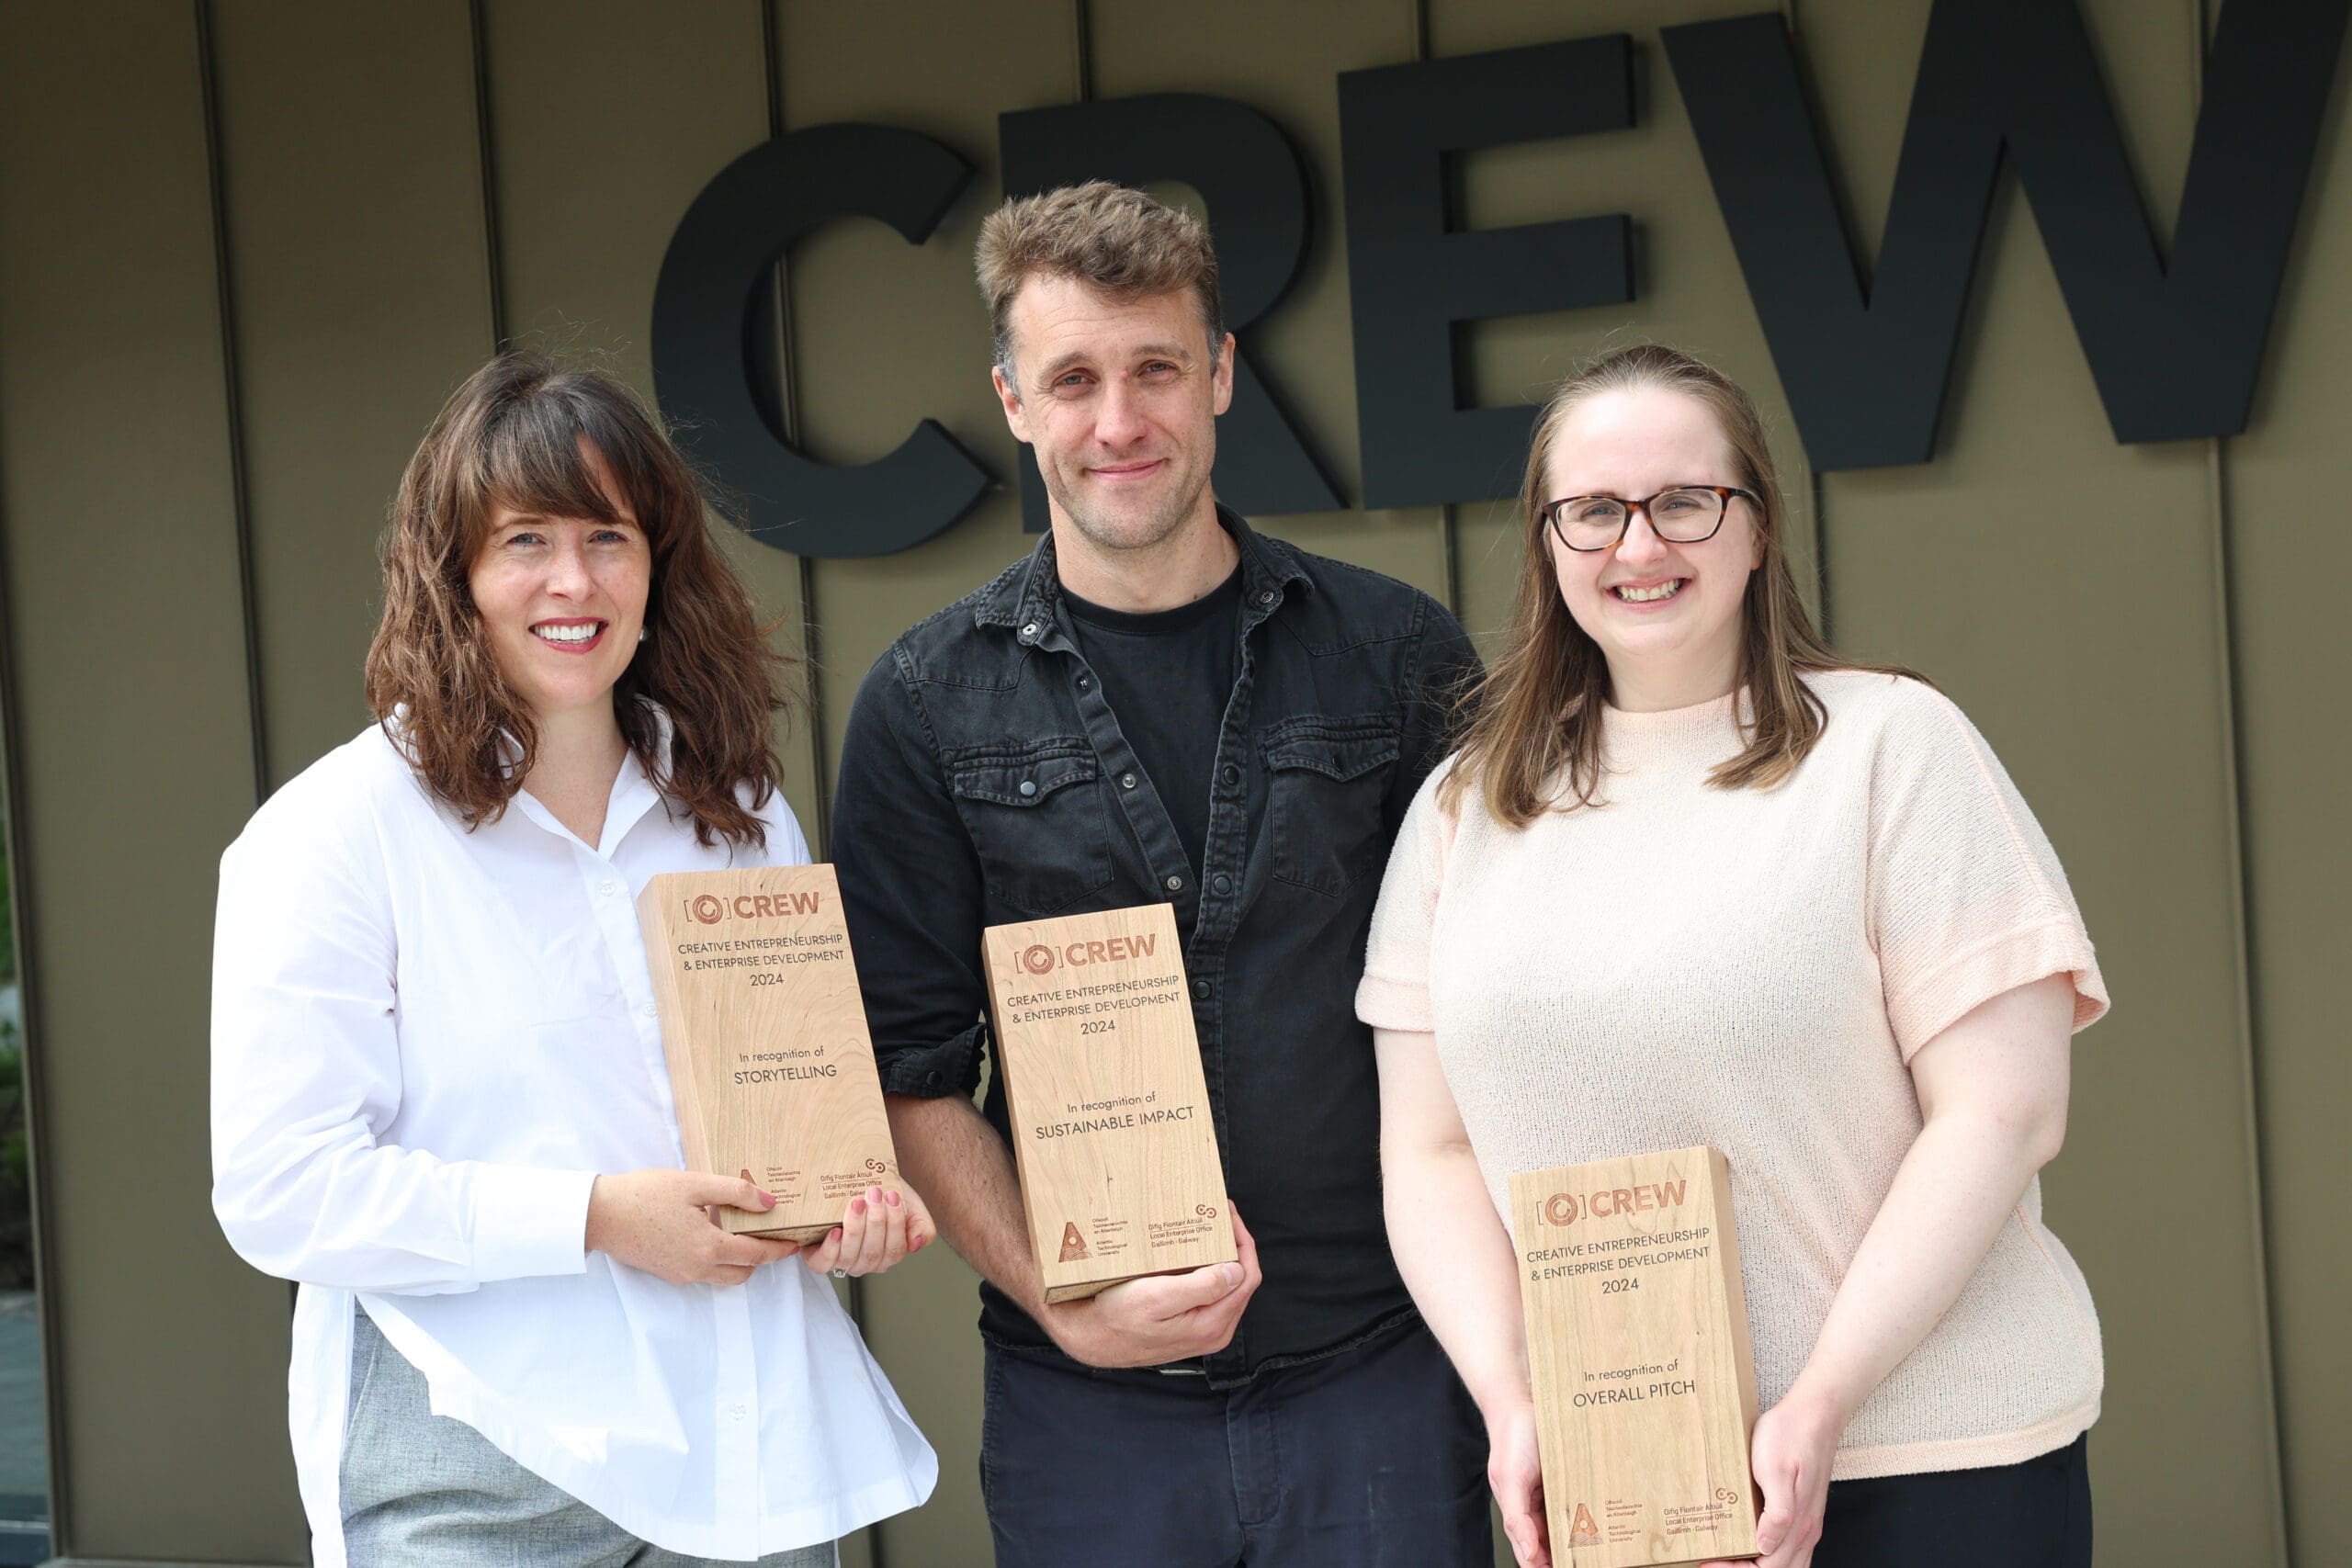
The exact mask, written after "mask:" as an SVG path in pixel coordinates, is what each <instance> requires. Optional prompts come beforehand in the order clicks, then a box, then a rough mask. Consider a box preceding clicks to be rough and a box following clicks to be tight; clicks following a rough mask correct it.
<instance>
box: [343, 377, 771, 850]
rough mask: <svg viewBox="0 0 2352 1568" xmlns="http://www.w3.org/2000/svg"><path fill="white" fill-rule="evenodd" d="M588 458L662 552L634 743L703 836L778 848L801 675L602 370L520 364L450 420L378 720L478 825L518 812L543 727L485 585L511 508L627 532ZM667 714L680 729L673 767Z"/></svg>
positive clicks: (428, 467) (430, 473)
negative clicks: (662, 732) (479, 561)
mask: <svg viewBox="0 0 2352 1568" xmlns="http://www.w3.org/2000/svg"><path fill="white" fill-rule="evenodd" d="M589 449H593V450H594V453H595V454H596V455H597V456H598V457H601V458H602V459H603V461H604V465H605V468H606V469H607V470H608V471H609V472H610V474H611V476H612V478H613V480H614V482H615V483H616V486H617V488H618V489H619V491H620V494H621V497H622V498H623V499H624V500H626V501H627V502H628V511H629V512H630V513H632V514H633V515H634V517H635V519H636V523H637V525H638V527H639V529H640V530H642V531H643V533H644V535H645V537H646V542H647V544H648V546H649V547H650V554H651V557H652V581H651V586H650V591H649V592H648V594H647V598H646V606H645V626H646V634H647V637H646V641H645V642H644V643H643V644H642V645H641V646H639V649H637V653H636V657H635V658H633V659H632V660H630V661H629V665H628V669H627V670H626V671H623V672H622V675H621V678H620V680H619V681H618V682H616V684H615V685H614V687H613V716H614V717H615V718H616V719H617V720H619V722H620V727H621V735H622V737H623V739H626V740H627V741H628V748H629V750H631V751H633V752H635V753H636V754H637V757H638V760H639V761H640V762H642V763H643V764H644V765H645V769H646V772H647V773H649V774H650V775H651V776H652V778H653V782H654V784H655V785H656V786H657V787H658V788H659V789H660V790H661V792H662V795H664V796H666V797H667V798H668V800H669V801H670V803H671V804H672V805H673V807H676V808H678V809H680V810H682V811H684V813H685V814H687V815H688V816H690V817H692V818H694V823H695V839H696V840H699V841H700V842H702V843H705V844H708V843H710V842H712V841H713V840H714V839H724V840H727V841H728V842H729V844H738V845H740V844H745V843H753V844H764V843H765V842H766V830H765V829H764V828H763V826H762V824H761V822H760V819H759V818H758V817H757V816H755V815H753V813H754V812H755V811H756V810H757V809H758V808H759V807H763V806H765V805H766V804H767V802H768V800H769V798H770V797H771V796H772V795H774V794H775V789H776V784H777V781H778V780H779V779H780V778H781V777H782V776H783V772H784V770H783V767H782V765H781V763H779V762H778V761H777V759H776V754H775V729H774V716H775V715H776V714H778V713H782V712H789V711H790V710H791V709H792V707H793V706H794V705H795V691H796V687H795V682H794V676H795V675H796V672H797V667H796V665H795V664H794V662H793V661H792V660H789V659H787V658H786V656H785V655H783V654H781V653H779V652H777V651H776V650H775V649H774V648H772V647H771V646H769V643H768V640H767V638H766V637H765V636H764V635H763V631H762V629H761V627H760V625H759V621H758V617H757V615H755V613H754V611H753V608H752V597H751V594H750V593H749V592H746V591H745V589H744V587H743V584H742V581H741V579H739V578H738V577H737V576H736V575H735V571H734V569H733V568H732V567H730V566H729V564H728V562H727V558H726V557H725V556H723V555H721V554H720V553H719V550H718V545H717V543H716V542H715V541H714V540H713V539H712V538H711V536H710V531H709V528H708V526H707V524H706V522H705V513H706V512H707V507H708V502H707V498H706V496H705V493H704V491H703V488H702V486H701V485H700V484H699V483H698V482H697V481H696V479H695V474H694V471H693V469H692V468H689V467H688V466H687V464H686V462H685V460H684V458H683V457H680V456H679V455H678V451H677V448H676V447H674V446H672V445H671V444H670V440H669V438H668V436H666V435H665V434H662V426H661V423H660V422H659V421H658V420H656V419H655V418H654V416H653V415H652V414H651V413H650V412H648V411H647V410H646V408H645V407H644V405H643V404H642V403H640V402H639V400H638V399H637V396H636V394H635V393H633V392H631V391H630V390H629V389H628V388H627V387H625V386H623V385H622V384H621V383H620V382H619V381H617V380H615V379H614V378H612V377H610V376H606V375H604V374H602V373H601V372H598V371H594V370H584V369H583V370H569V369H559V368H557V367H556V366H555V365H553V364H552V363H551V362H549V361H548V360H545V359H542V358H539V357H537V356H536V355H526V354H502V355H499V356H498V357H497V358H496V359H493V360H492V361H491V362H490V363H489V364H488V365H486V366H484V367H482V368H481V369H480V370H478V371H476V372H475V373H474V374H473V375H472V376H471V377H470V378H468V379H467V381H466V383H465V385H464V386H462V387H459V388H458V390H457V391H456V393H454V394H453V395H452V396H451V397H450V399H449V401H448V403H447V405H446V406H445V407H443V409H442V410H441V412H440V413H439V414H437V415H435V418H434V421H433V423H432V426H431V427H430V428H429V429H427V430H426V431H425V433H424V442H423V443H422V444H421V445H420V446H418V447H417V449H416V455H415V456H414V457H411V458H410V459H409V463H408V469H407V471H406V472H405V473H403V474H402V475H401V485H400V492H399V494H398V496H397V497H396V498H395V499H394V500H393V502H392V509H391V516H390V521H389V522H388V524H387V525H386V527H385V530H384V539H383V552H382V553H383V564H384V615H383V619H382V621H381V622H380V623H379V625H378V626H377V627H376V639H375V642H374V643H373V644H372V645H371V646H370V647H369V648H368V663H367V682H368V706H369V707H370V708H371V709H372V710H373V711H374V713H375V715H376V721H377V723H378V724H379V725H380V726H382V727H383V728H384V731H385V733H386V734H387V735H388V736H390V738H391V739H392V740H393V741H394V743H395V744H396V745H398V746H399V747H400V748H401V750H402V752H403V753H404V754H405V755H406V756H407V757H408V758H409V760H410V761H411V763H412V764H413V766H414V767H415V769H416V771H417V774H418V776H419V777H420V778H422V779H423V780H424V784H425V786H426V787H427V788H428V789H430V790H431V791H432V792H433V793H434V795H436V796H438V797H439V798H440V799H441V800H442V801H444V802H446V803H447V805H448V806H449V807H450V808H451V809H452V810H454V811H456V812H457V814H458V818H459V819H460V820H462V821H463V822H464V823H465V824H466V826H467V827H468V828H469V829H472V828H475V827H478V826H480V825H481V823H483V822H485V821H495V820H497V818H499V817H500V816H501V815H502V814H503V813H504V811H505V809H506V807H507V806H508V804H509V803H510V802H512V801H513V799H514V798H515V792H516V791H517V790H519V789H521V788H522V787H523V781H524V779H525V778H526V776H527V775H528V774H529V773H530V771H531V765H532V762H533V761H534V760H535V759H536V758H537V753H538V728H537V725H536V724H535V723H534V722H533V719H532V716H531V712H530V709H529V707H528V705H526V704H525V703H523V702H522V701H520V700H519V699H518V698H516V696H515V694H514V693H513V692H512V691H511V690H510V689H509V688H508V686H507V684H506V682H505V681H504V679H503V677H502V676H501V675H500V673H499V669H498V661H497V660H496V659H495V657H493V655H492V651H491V648H490V645H489V642H488V640H487V638H486V637H484V635H483V632H482V628H481V615H479V614H478V613H477V611H476V610H475V607H474V602H473V594H472V592H471V591H470V590H469V588H468V586H467V581H466V580H467V575H468V573H469V570H470V569H471V568H472V566H473V563H474V560H475V558H476V557H477V556H479V555H480V553H481V549H482V547H483V545H484V544H485V543H486V542H487V540H488V538H489V536H490V525H491V519H492V515H493V514H494V513H496V512H497V511H498V510H499V509H500V508H501V507H511V508H513V509H515V511H518V512H530V513H540V514H542V515H546V516H550V517H577V518H587V519H594V520H595V521H597V522H600V523H618V522H620V521H622V516H621V513H620V510H619V509H618V508H617V507H616V506H615V504H614V502H613V498H612V497H611V496H609V495H607V494H606V493H605V488H604V486H603V485H602V484H601V483H600V482H599V480H598V477H597V473H596V470H595V469H594V468H593V467H592V466H591V462H590V459H589V457H588V450H589ZM649 702H650V703H653V704H659V705H661V707H662V709H663V710H664V711H665V712H666V713H667V714H668V715H669V718H670V724H671V739H670V756H669V764H668V767H667V769H666V770H664V769H663V768H662V759H661V756H660V751H659V726H658V723H657V721H656V719H655V718H654V716H653V713H652V711H651V709H650V707H649V706H648V704H649ZM747 799H748V802H749V804H748V805H747V804H746V800H747Z"/></svg>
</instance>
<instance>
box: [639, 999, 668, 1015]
mask: <svg viewBox="0 0 2352 1568" xmlns="http://www.w3.org/2000/svg"><path fill="white" fill-rule="evenodd" d="M638 1011H639V1012H641V1013H643V1014H644V1015H645V1016H646V1017H648V1018H660V1017H661V1016H662V1010H661V1009H660V1008H659V1007H656V1006H655V1005H654V1004H653V1003H651V1002H648V1003H646V1004H645V1005H644V1006H643V1007H641V1008H639V1009H638Z"/></svg>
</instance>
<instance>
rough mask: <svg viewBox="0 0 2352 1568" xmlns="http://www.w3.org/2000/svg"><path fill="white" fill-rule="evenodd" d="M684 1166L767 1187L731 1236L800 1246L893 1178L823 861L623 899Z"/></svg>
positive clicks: (654, 885) (843, 934)
mask: <svg viewBox="0 0 2352 1568" xmlns="http://www.w3.org/2000/svg"><path fill="white" fill-rule="evenodd" d="M637 918H638V923H639V926H641V927H642V928H643V929H644V931H645V959H646V967H647V968H648V969H650V971H651V972H652V976H653V999H654V1005H655V1006H656V1007H657V1008H659V1009H660V1010H661V1014H662V1052H663V1054H664V1055H666V1056H667V1057H668V1058H669V1062H670V1093H671V1098H672V1099H673V1100H675V1102H676V1104H677V1112H678V1133H679V1137H680V1140H681V1142H682V1143H683V1144H684V1147H685V1156H686V1166H687V1168H688V1169H691V1170H707V1171H713V1172H717V1173H718V1174H720V1175H726V1176H744V1177H748V1178H750V1179H751V1180H752V1181H753V1182H756V1183H757V1184H758V1185H759V1186H760V1187H761V1188H762V1189H763V1190H766V1191H768V1192H771V1193H773V1194H775V1201H776V1202H775V1208H774V1209H771V1210H770V1211H768V1212H767V1213H764V1214H753V1213H745V1212H744V1211H742V1210H740V1209H721V1210H719V1211H718V1219H719V1224H721V1225H723V1226H724V1227H725V1228H726V1229H728V1230H729V1231H731V1232H734V1233H736V1234H738V1235H768V1236H779V1237H782V1238H784V1239H786V1240H788V1241H801V1242H813V1241H818V1240H820V1239H822V1238H823V1236H824V1235H825V1233H826V1232H827V1231H828V1230H830V1229H831V1228H832V1227H833V1226H834V1225H837V1224H840V1223H841V1221H842V1211H843V1210H845V1209H846V1208H847V1207H848V1205H849V1201H850V1200H851V1199H852V1198H854V1197H855V1196H856V1195H857V1194H858V1193H860V1192H862V1191H864V1190H865V1189H866V1188H867V1187H869V1186H873V1185H876V1184H879V1185H882V1186H886V1187H889V1186H896V1185H897V1184H898V1176H899V1162H898V1156H897V1153H896V1151H895V1150H894V1149H893V1148H892V1147H891V1145H890V1123H889V1120H888V1117H887V1116H886V1115H885V1114H884V1112H883V1110H882V1080H881V1077H880V1076H879V1075H878V1074H877V1073H876V1070H875V1066H874V1043H873V1042H872V1040H871V1039H869V1038H868V1037H867V1034H866V1032H865V1002H864V1000H863V999H862V998H860V996H859V994H858V988H857V964H856V963H855V961H854V960H853V959H852V958H851V957H850V952H849V931H848V929H847V927H846V926H844V925H843V924H842V898H841V886H840V884H839V883H837V882H836V881H835V880H834V877H833V868H832V867H831V866H830V865H775V866H757V867H752V868H750V869H747V870H738V871H680V872H672V873H670V874H667V875H663V876H657V877H655V878H653V880H652V881H650V882H649V883H647V884H646V885H645V891H644V892H643V893H642V894H639V896H638V900H637Z"/></svg>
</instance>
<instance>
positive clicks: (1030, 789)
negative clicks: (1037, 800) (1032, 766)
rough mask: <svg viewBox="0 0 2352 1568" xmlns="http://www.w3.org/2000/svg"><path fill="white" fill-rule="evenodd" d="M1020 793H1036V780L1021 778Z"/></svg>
mask: <svg viewBox="0 0 2352 1568" xmlns="http://www.w3.org/2000/svg"><path fill="white" fill-rule="evenodd" d="M1021 793H1022V794H1023V795H1035V794H1036V793H1037V781H1036V780H1035V779H1023V780H1022V781H1021Z"/></svg>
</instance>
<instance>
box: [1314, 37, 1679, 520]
mask: <svg viewBox="0 0 2352 1568" xmlns="http://www.w3.org/2000/svg"><path fill="white" fill-rule="evenodd" d="M1633 123H1634V78H1633V43H1632V40H1631V39H1628V38H1626V37H1625V36H1624V35H1623V34H1612V35H1610V36H1608V37H1604V38H1592V39H1575V40H1572V41H1570V42H1566V43H1549V44H1541V45H1538V46H1536V47H1534V48H1532V49H1507V50H1498V51H1495V52H1493V53H1490V54H1468V55H1461V56H1457V57H1455V58H1453V59H1447V60H1432V61H1429V62H1425V63H1421V64H1415V65H1385V66H1381V67H1379V68H1377V69H1374V70H1370V71H1351V72H1347V73H1344V74H1342V75H1341V76H1340V146H1341V151H1342V154H1343V156H1344V157H1345V158H1346V160H1347V179H1346V190H1347V224H1348V274H1349V284H1348V287H1349V290H1350V292H1351V295H1352V297H1353V298H1352V299H1351V306H1352V310H1353V316H1354V322H1355V349H1356V417H1357V421H1358V423H1359V424H1360V425H1361V427H1362V430H1363V503H1364V504H1365V505H1366V506H1371V507H1378V506H1435V505H1442V504H1444V503H1446V502H1463V501H1487V500H1493V499H1497V498H1498V497H1502V496H1507V495H1510V494H1512V493H1514V492H1515V491H1517V490H1518V488H1519V475H1520V472H1521V469H1522V468H1524V467H1525V466H1526V463H1527V439H1528V433H1529V429H1530V427H1531V426H1532V423H1533V422H1534V415H1535V410H1534V408H1533V407H1532V405H1530V406H1522V407H1520V408H1509V409H1464V408H1462V407H1461V406H1460V402H1459V393H1458V391H1457V389H1456V385H1455V378H1454V353H1453V335H1454V323H1455V322H1456V321H1472V320H1476V319H1477V318H1480V317H1487V316H1514V315H1525V314H1532V313H1533V312H1535V311H1539V310H1566V309H1569V308H1571V307H1575V306H1580V305H1614V304H1621V303H1623V302H1624V301H1625V300H1628V299H1632V298H1633V297H1634V276H1633V221H1632V220H1631V219H1629V218H1627V217H1625V216H1624V215H1623V214H1622V213H1619V214H1615V215H1612V216H1610V217H1604V218H1579V219H1575V220H1571V221H1567V222H1560V223H1531V224H1526V225H1524V226H1521V227H1520V228H1515V229H1490V230H1481V231H1473V232H1470V233H1449V232H1447V231H1446V209H1447V206H1448V203H1447V200H1446V184H1447V179H1446V168H1445V162H1446V155H1447V154H1449V153H1453V152H1466V151H1469V150H1471V149H1474V148H1480V147H1499V146H1503V145H1505V144H1506V143H1509V142H1513V141H1542V140H1544V139H1546V138H1549V137H1555V136H1575V135H1579V134H1582V133H1584V132H1586V131H1594V130H1622V129H1623V128H1625V127H1627V126H1630V125H1632V124H1633Z"/></svg>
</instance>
